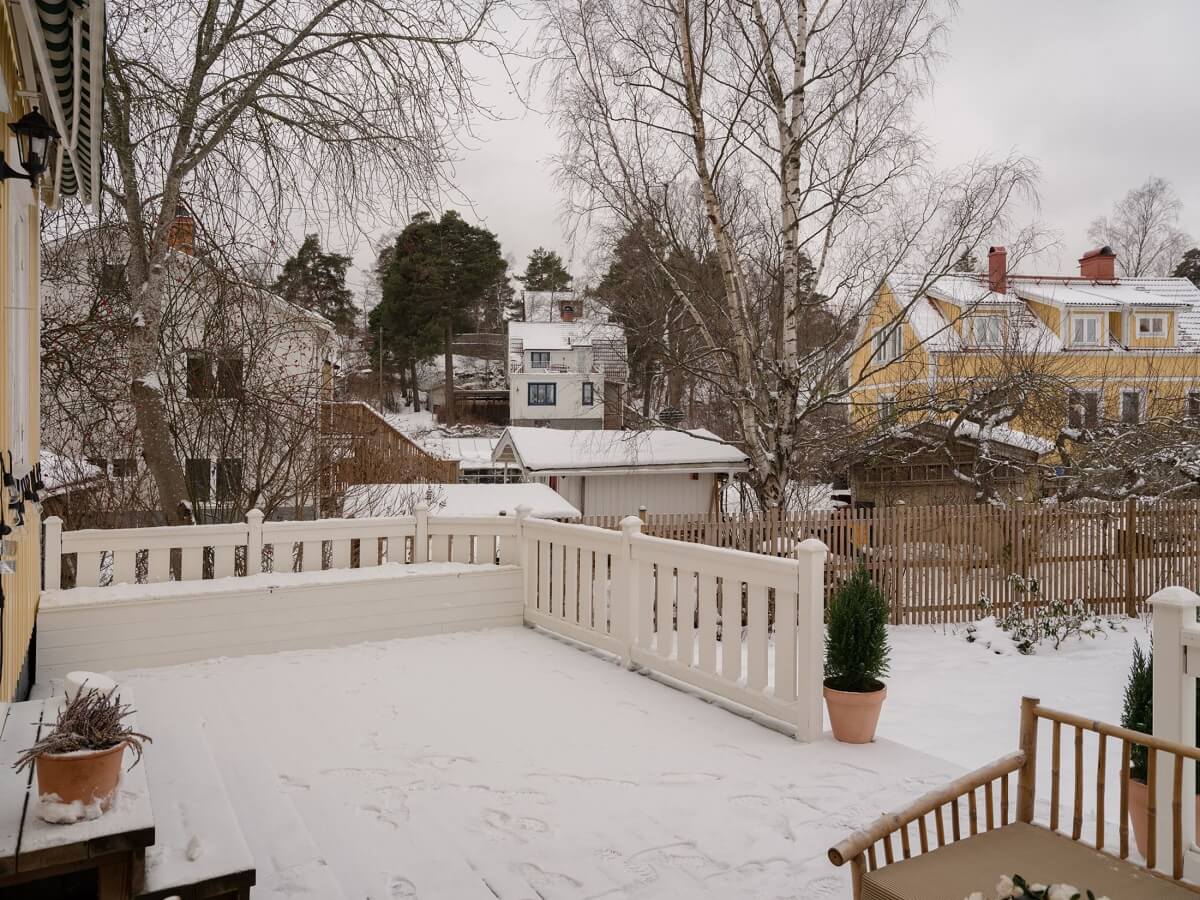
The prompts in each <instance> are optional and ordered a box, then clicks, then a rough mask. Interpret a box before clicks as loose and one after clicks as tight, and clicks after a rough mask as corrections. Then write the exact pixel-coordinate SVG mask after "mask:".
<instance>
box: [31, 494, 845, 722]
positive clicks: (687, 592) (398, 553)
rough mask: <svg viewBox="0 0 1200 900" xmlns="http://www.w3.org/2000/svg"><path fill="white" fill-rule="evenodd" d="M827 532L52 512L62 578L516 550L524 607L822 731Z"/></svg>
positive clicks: (775, 716) (537, 622) (430, 558)
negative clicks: (140, 523) (745, 543)
mask: <svg viewBox="0 0 1200 900" xmlns="http://www.w3.org/2000/svg"><path fill="white" fill-rule="evenodd" d="M825 553H826V549H825V545H824V544H822V543H821V542H820V541H817V540H813V539H810V540H806V541H803V542H802V543H801V544H800V545H799V546H798V548H797V558H796V559H781V558H776V557H771V556H765V555H762V554H756V553H746V552H743V551H740V550H729V549H723V548H718V547H709V546H705V545H702V544H689V543H683V542H680V541H673V540H668V539H666V538H657V537H650V536H648V535H643V534H641V521H640V520H639V519H638V518H636V517H632V516H631V517H629V518H627V519H625V520H624V521H623V522H622V523H621V530H620V531H610V530H606V529H602V528H595V527H592V526H587V525H570V524H564V523H560V522H553V521H547V520H542V519H533V518H530V517H529V510H528V509H527V508H524V507H522V508H519V509H518V511H517V515H516V516H505V515H498V516H480V517H446V516H430V515H429V513H428V510H427V509H425V508H424V507H418V508H417V510H416V512H415V514H414V515H413V516H402V517H394V518H363V519H321V520H317V521H302V522H264V521H263V516H262V513H261V512H259V511H258V510H251V511H250V513H249V514H248V515H247V517H246V522H245V523H236V524H230V525H193V526H179V527H166V528H128V529H92V530H83V531H69V532H63V531H62V523H61V521H60V520H58V519H56V518H51V519H48V520H47V521H46V569H45V586H46V588H47V589H60V588H61V587H62V570H63V566H62V560H63V558H64V557H69V556H71V555H72V554H73V555H74V557H75V560H76V562H75V570H76V574H75V584H76V586H78V587H95V586H98V585H100V584H101V583H102V581H104V582H105V583H110V584H113V585H117V584H131V583H135V582H139V583H154V582H162V581H168V580H196V579H202V578H223V577H229V576H236V575H245V574H254V573H256V572H264V571H268V572H310V571H317V570H321V569H347V568H354V567H367V566H378V565H380V564H383V563H395V562H399V563H406V564H407V563H423V562H461V563H471V564H490V563H500V564H517V565H520V566H521V567H522V568H523V570H524V572H523V596H524V621H525V623H526V624H527V625H531V626H538V627H541V628H543V629H545V630H547V631H550V632H554V633H557V634H560V635H562V636H564V637H567V638H571V639H573V640H575V641H578V642H581V643H584V644H587V645H590V646H593V647H596V648H598V649H601V650H604V651H607V652H610V653H612V654H614V655H616V656H618V657H619V658H620V659H621V660H622V661H623V663H624V664H625V665H626V666H627V667H629V668H639V669H643V670H647V671H650V672H655V673H658V674H660V675H663V676H667V677H668V678H671V679H674V680H675V681H677V682H683V683H685V684H687V685H690V686H691V687H693V688H697V689H700V690H703V691H706V692H708V693H710V694H713V695H716V696H718V697H721V698H724V699H725V700H727V701H730V702H733V703H736V704H738V705H739V706H741V707H744V708H746V709H749V710H752V711H753V712H755V713H757V714H759V715H762V716H766V717H769V718H770V719H772V720H775V722H777V723H780V724H781V725H782V727H783V729H784V730H787V731H791V732H794V733H795V735H796V737H797V738H798V739H801V740H811V739H813V738H815V737H817V736H818V735H819V734H820V733H821V723H822V720H821V683H822V674H823V673H822V662H823V646H822V644H823V625H822V620H823V610H824V605H823V604H824V601H823V597H824V586H823V583H822V579H823V572H824V563H825Z"/></svg>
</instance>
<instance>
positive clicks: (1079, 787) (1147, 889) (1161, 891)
mask: <svg viewBox="0 0 1200 900" xmlns="http://www.w3.org/2000/svg"><path fill="white" fill-rule="evenodd" d="M1042 720H1045V721H1047V722H1048V723H1049V724H1050V732H1051V764H1050V766H1051V767H1050V772H1051V779H1050V804H1049V817H1048V821H1046V822H1035V821H1034V819H1035V806H1036V784H1037V781H1036V779H1037V762H1038V757H1037V749H1038V724H1039V722H1040V721H1042ZM1064 729H1069V735H1068V736H1069V737H1070V738H1071V739H1072V743H1071V749H1070V751H1069V752H1071V753H1072V754H1073V757H1074V766H1073V772H1074V778H1073V780H1072V785H1071V786H1070V792H1071V795H1072V796H1071V799H1072V801H1073V802H1072V806H1071V812H1070V823H1069V824H1070V828H1069V831H1068V830H1067V822H1066V821H1065V820H1063V821H1062V822H1061V824H1062V829H1061V830H1060V827H1059V826H1060V809H1059V807H1060V805H1061V800H1062V794H1063V793H1064V791H1063V790H1062V785H1061V784H1060V777H1059V773H1060V759H1061V757H1062V750H1063V747H1062V743H1063V731H1064ZM1085 734H1091V735H1094V736H1095V739H1096V741H1097V752H1096V769H1095V773H1094V779H1093V780H1092V781H1091V782H1090V783H1091V784H1092V785H1094V786H1095V791H1096V803H1095V807H1096V808H1095V833H1094V834H1089V835H1088V839H1089V841H1091V843H1083V837H1084V834H1083V832H1084V816H1083V806H1084V753H1083V748H1084V735H1085ZM1110 739H1115V740H1116V741H1117V742H1118V744H1119V752H1120V764H1121V776H1120V784H1119V786H1118V790H1119V791H1120V810H1121V821H1120V825H1119V827H1118V829H1117V845H1116V848H1115V850H1116V852H1115V853H1114V852H1113V848H1112V846H1111V844H1110V842H1109V837H1110V836H1109V835H1108V834H1107V833H1106V824H1105V821H1104V796H1105V790H1106V787H1107V786H1108V785H1107V784H1106V781H1107V775H1106V771H1105V769H1106V762H1107V759H1109V758H1110V757H1109V756H1108V745H1109V743H1110ZM1020 745H1021V746H1020V750H1018V751H1017V752H1016V753H1010V754H1009V755H1008V756H1005V757H1002V758H1001V759H998V760H996V761H995V762H993V763H990V764H989V765H987V766H984V767H983V768H981V769H977V770H976V771H974V772H970V773H968V774H966V775H964V776H962V777H961V778H958V779H956V780H954V781H952V782H951V783H950V784H948V785H946V786H945V787H942V788H940V789H938V790H936V791H933V792H931V793H929V794H926V795H925V796H923V797H921V798H920V799H918V800H917V801H915V802H914V803H912V804H910V805H909V806H907V807H905V808H904V809H902V810H900V811H899V812H896V813H893V814H890V815H886V816H883V817H882V818H880V819H878V820H876V821H875V822H874V823H872V824H871V825H869V826H867V827H866V828H864V829H862V830H861V831H857V832H855V833H854V834H852V835H850V836H849V837H847V838H846V839H845V840H844V841H842V842H841V843H839V844H838V845H837V846H835V847H833V848H831V849H830V851H829V859H830V861H831V862H833V864H834V865H836V866H841V865H845V864H849V866H850V872H851V879H852V883H853V889H854V898H855V900H963V898H964V897H967V896H969V895H970V894H971V893H972V892H974V891H981V892H982V893H983V895H984V896H985V897H990V896H992V891H993V890H994V888H995V885H996V882H997V881H998V880H999V878H1000V876H1001V875H1013V874H1019V875H1022V876H1024V877H1025V878H1026V879H1027V880H1029V881H1030V882H1041V883H1045V884H1051V883H1055V882H1066V883H1069V884H1073V885H1075V886H1076V887H1078V888H1080V889H1081V890H1083V889H1090V890H1092V891H1094V892H1095V894H1096V896H1097V897H1099V896H1102V895H1105V894H1107V895H1108V896H1110V897H1113V898H1124V897H1137V898H1162V900H1174V898H1190V900H1195V898H1196V896H1197V895H1198V894H1200V886H1197V885H1195V884H1192V883H1190V882H1187V881H1185V880H1184V878H1183V868H1184V866H1183V860H1184V852H1185V847H1184V839H1183V810H1184V808H1185V804H1183V802H1182V785H1183V780H1184V779H1183V767H1184V762H1185V761H1186V760H1197V759H1200V749H1198V748H1196V747H1188V746H1186V745H1184V744H1178V743H1175V742H1172V741H1165V740H1161V739H1156V738H1154V737H1152V736H1150V735H1147V734H1142V733H1141V732H1137V731H1130V730H1129V729H1126V728H1121V727H1119V726H1116V725H1109V724H1107V723H1104V722H1096V721H1092V720H1090V719H1085V718H1084V717H1082V716H1076V715H1073V714H1071V713H1065V712H1059V711H1056V710H1051V709H1046V708H1045V707H1042V706H1041V705H1040V704H1039V702H1038V701H1037V700H1036V699H1033V698H1030V697H1026V698H1024V699H1023V700H1022V702H1021V736H1020ZM1134 745H1142V746H1146V747H1150V748H1152V749H1153V750H1157V751H1161V752H1162V753H1165V754H1169V755H1170V756H1171V757H1172V758H1173V759H1172V762H1173V765H1172V766H1171V767H1170V769H1168V770H1167V771H1168V775H1167V777H1169V778H1171V796H1172V798H1173V799H1172V804H1171V809H1170V811H1169V814H1170V815H1171V817H1172V819H1171V822H1172V835H1173V840H1172V846H1171V848H1170V851H1171V855H1170V857H1169V862H1170V869H1171V873H1170V875H1167V874H1164V873H1161V872H1159V871H1157V870H1156V868H1155V866H1156V864H1157V863H1158V862H1159V848H1158V847H1157V846H1156V837H1155V830H1154V827H1153V826H1154V822H1155V818H1156V815H1157V811H1156V809H1155V790H1156V786H1157V781H1158V777H1159V770H1160V769H1161V765H1160V764H1157V763H1156V762H1155V760H1156V759H1157V758H1158V754H1156V753H1154V752H1151V753H1149V760H1150V765H1149V767H1148V779H1147V786H1148V793H1149V820H1150V823H1151V827H1150V831H1149V842H1148V843H1149V846H1148V847H1147V848H1146V857H1147V858H1146V860H1145V863H1144V865H1138V864H1135V863H1134V862H1132V861H1131V860H1130V859H1129V755H1130V749H1131V748H1132V747H1133V746H1134ZM1013 773H1016V776H1017V784H1016V791H1015V794H1014V792H1013V791H1012V790H1011V789H1010V788H1011V786H1010V781H1011V779H1012V775H1013ZM1186 808H1187V809H1188V810H1192V809H1193V806H1192V803H1191V800H1190V798H1189V802H1188V803H1187V804H1186Z"/></svg>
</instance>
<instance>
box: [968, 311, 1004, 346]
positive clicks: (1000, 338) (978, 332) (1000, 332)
mask: <svg viewBox="0 0 1200 900" xmlns="http://www.w3.org/2000/svg"><path fill="white" fill-rule="evenodd" d="M970 321H971V343H972V344H974V345H975V346H976V347H998V346H1000V345H1001V344H1003V343H1004V317H1003V316H972V317H971V320H970Z"/></svg>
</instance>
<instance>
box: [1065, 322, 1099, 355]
mask: <svg viewBox="0 0 1200 900" xmlns="http://www.w3.org/2000/svg"><path fill="white" fill-rule="evenodd" d="M1071 343H1072V344H1074V345H1075V346H1076V347H1099V346H1100V317H1099V316H1080V315H1075V316H1072V317H1071Z"/></svg>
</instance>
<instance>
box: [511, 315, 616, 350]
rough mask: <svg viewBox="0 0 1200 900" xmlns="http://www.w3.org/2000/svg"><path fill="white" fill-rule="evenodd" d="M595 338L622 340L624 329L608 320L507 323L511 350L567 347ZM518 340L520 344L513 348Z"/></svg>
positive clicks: (585, 342) (594, 339)
mask: <svg viewBox="0 0 1200 900" xmlns="http://www.w3.org/2000/svg"><path fill="white" fill-rule="evenodd" d="M596 340H607V341H624V340H625V329H624V328H622V327H621V326H620V325H614V324H611V323H609V322H593V321H591V320H588V319H584V320H582V321H578V322H509V323H508V347H509V351H510V352H520V351H521V350H570V349H572V348H573V347H590V346H591V345H592V343H593V342H594V341H596ZM517 341H520V342H521V346H520V347H519V348H518V347H516V342H517Z"/></svg>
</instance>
